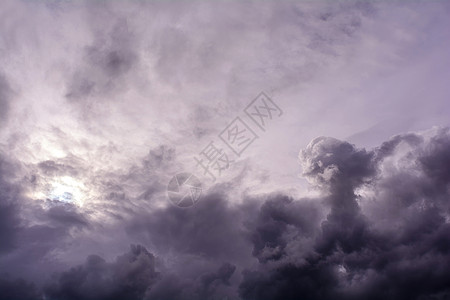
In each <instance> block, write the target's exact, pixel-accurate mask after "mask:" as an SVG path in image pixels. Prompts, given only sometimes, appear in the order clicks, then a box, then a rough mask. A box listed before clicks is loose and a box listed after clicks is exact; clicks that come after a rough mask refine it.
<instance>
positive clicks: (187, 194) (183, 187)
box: [167, 173, 202, 207]
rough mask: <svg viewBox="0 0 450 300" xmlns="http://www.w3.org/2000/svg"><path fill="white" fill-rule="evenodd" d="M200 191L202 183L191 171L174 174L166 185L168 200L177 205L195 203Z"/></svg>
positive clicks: (186, 205)
mask: <svg viewBox="0 0 450 300" xmlns="http://www.w3.org/2000/svg"><path fill="white" fill-rule="evenodd" d="M201 193H202V184H201V183H200V180H198V178H197V177H195V176H194V175H192V174H191V173H179V174H177V175H175V176H174V177H173V178H172V179H171V180H170V182H169V184H168V185H167V195H168V197H169V200H170V201H171V202H172V203H173V204H175V205H176V206H178V207H190V206H193V205H194V204H195V203H197V201H198V199H199V198H200V195H201Z"/></svg>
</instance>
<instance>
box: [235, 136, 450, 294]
mask: <svg viewBox="0 0 450 300" xmlns="http://www.w3.org/2000/svg"><path fill="white" fill-rule="evenodd" d="M402 141H404V142H405V144H408V145H410V146H411V147H412V148H411V150H410V152H408V153H407V155H406V157H407V158H408V159H409V160H412V165H413V166H414V168H415V170H416V171H417V172H419V173H420V175H419V176H420V177H421V180H419V181H417V180H415V178H411V177H407V176H404V175H405V174H404V173H403V172H402V170H398V171H395V172H392V171H391V172H392V173H391V174H389V173H381V174H380V173H375V170H376V169H377V167H378V165H376V164H374V162H375V161H377V160H374V157H377V158H378V159H380V157H383V158H387V157H388V156H389V155H391V154H394V153H395V152H396V151H395V150H396V149H395V148H396V147H397V146H398V145H399V144H400V143H401V142H402ZM421 141H422V138H421V137H420V136H414V135H411V134H409V135H404V136H397V137H394V138H393V139H392V140H391V141H388V142H386V143H384V144H383V145H382V146H381V147H380V148H378V149H375V150H374V151H373V152H366V151H364V150H359V149H356V148H354V146H352V145H350V144H348V143H346V142H340V141H337V140H335V139H328V138H320V139H316V140H314V141H313V142H312V143H311V144H310V145H309V146H308V148H307V149H305V150H304V151H302V152H301V155H300V158H301V159H302V160H303V166H304V171H305V175H307V176H309V177H312V179H313V180H314V182H316V184H318V185H320V186H321V187H322V188H323V187H325V188H328V189H329V195H328V196H326V197H325V198H324V200H325V203H327V205H329V206H330V213H329V214H328V216H327V219H326V220H325V221H324V222H323V223H322V226H321V233H320V234H319V235H318V236H317V237H316V242H315V244H314V246H313V251H311V253H310V254H308V255H305V256H304V257H303V260H301V261H297V262H295V261H294V262H292V261H286V260H285V261H283V260H280V262H279V263H277V264H275V265H274V266H267V265H261V270H259V271H256V270H246V271H245V272H244V280H243V281H242V283H241V284H240V295H241V296H242V298H243V299H298V298H299V297H300V298H305V299H362V298H364V299H446V298H447V297H449V295H450V289H449V286H450V279H449V278H450V271H449V270H450V268H449V267H450V256H449V248H450V247H448V241H449V238H448V235H447V233H448V231H449V228H450V226H449V223H448V221H446V218H448V216H449V209H448V199H449V194H448V193H449V192H448V187H449V184H450V180H449V178H448V176H447V175H448V174H447V168H446V167H444V166H448V159H449V158H450V148H449V147H448V146H449V144H448V143H449V141H450V135H449V134H448V130H447V129H444V130H441V131H439V132H438V133H437V134H436V135H435V136H434V137H432V138H431V139H430V140H429V142H426V143H425V142H423V143H422V144H421ZM376 154H378V155H376ZM381 159H382V158H381ZM377 162H378V163H379V164H382V163H383V162H381V161H377ZM384 172H386V171H384ZM375 175H376V176H375ZM377 176H378V178H377ZM398 176H400V177H402V180H403V181H412V183H413V184H414V185H416V186H417V187H416V190H417V191H418V192H417V194H415V193H412V194H411V195H410V196H411V197H413V199H411V200H410V202H408V203H402V204H403V209H404V210H405V211H406V213H404V214H399V215H394V216H390V218H392V220H389V221H391V222H392V224H394V222H396V221H397V220H396V219H400V222H401V226H400V227H395V229H394V230H393V231H392V232H390V231H388V230H385V231H380V230H379V229H378V230H377V228H376V225H377V223H382V222H384V221H386V220H380V219H379V218H378V219H372V218H371V215H370V211H369V212H368V213H369V216H365V215H364V214H363V213H362V211H361V208H360V206H359V204H358V201H357V200H361V199H360V198H361V196H357V195H356V192H355V191H356V190H355V189H356V188H357V187H358V186H359V185H361V184H364V183H367V182H368V180H369V179H371V180H370V185H371V187H372V188H374V189H376V191H377V193H378V194H377V195H378V197H380V198H383V197H386V196H387V195H388V200H389V201H392V202H395V201H396V200H397V199H396V193H397V197H398V193H408V192H409V191H407V190H405V189H404V186H400V187H398V186H396V185H395V184H394V185H389V184H387V182H386V181H389V180H395V179H397V178H396V177H398ZM384 177H386V178H384ZM443 187H445V188H443ZM443 199H445V200H444V201H443ZM376 200H379V201H380V202H379V203H378V205H382V206H385V208H387V209H389V204H387V203H385V202H384V200H385V199H376ZM361 201H362V200H361ZM423 201H425V204H423V203H421V202H423ZM443 202H445V203H443ZM413 203H415V204H417V203H420V204H421V206H419V207H414V205H413ZM373 226H375V228H372V227H373ZM282 234H283V231H282V232H277V237H279V236H282ZM266 240H267V242H268V243H271V242H273V241H272V239H271V238H270V236H268V238H267V239H266ZM263 242H264V241H263ZM283 242H284V244H285V245H284V247H289V243H292V242H290V241H289V240H284V241H283ZM260 243H261V242H260ZM298 250H299V251H300V250H301V249H298ZM264 262H265V261H262V262H261V263H264Z"/></svg>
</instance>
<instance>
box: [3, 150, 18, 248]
mask: <svg viewBox="0 0 450 300" xmlns="http://www.w3.org/2000/svg"><path fill="white" fill-rule="evenodd" d="M15 168H16V166H15V165H14V164H12V163H10V162H9V161H8V160H7V158H6V157H5V156H4V155H3V153H1V152H0V241H1V243H0V254H1V253H3V252H8V251H10V250H11V249H12V248H13V247H14V245H15V240H16V236H17V233H18V229H19V227H20V219H19V216H18V213H19V206H18V205H19V200H20V198H19V197H20V192H21V189H20V187H19V186H17V185H16V184H13V183H12V179H13V178H14V177H15V173H14V170H15Z"/></svg>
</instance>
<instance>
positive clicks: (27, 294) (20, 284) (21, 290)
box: [0, 278, 40, 300]
mask: <svg viewBox="0 0 450 300" xmlns="http://www.w3.org/2000/svg"><path fill="white" fill-rule="evenodd" d="M0 299H5V300H6V299H9V300H30V299H31V300H34V299H40V295H39V291H38V289H37V287H36V286H35V285H34V284H33V283H31V282H27V281H25V280H24V279H16V280H9V279H4V278H0Z"/></svg>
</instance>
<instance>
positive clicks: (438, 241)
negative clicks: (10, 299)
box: [0, 129, 450, 300]
mask: <svg viewBox="0 0 450 300" xmlns="http://www.w3.org/2000/svg"><path fill="white" fill-rule="evenodd" d="M449 149H450V134H449V131H448V129H441V130H438V131H436V133H434V134H428V136H427V135H419V134H407V135H399V136H396V137H393V138H392V139H391V140H389V141H387V142H385V143H383V144H382V145H381V146H380V147H378V148H375V149H373V150H372V151H366V150H364V149H358V148H356V147H355V146H354V145H351V144H349V143H347V142H343V141H339V140H336V139H332V138H323V137H322V138H317V139H315V140H313V141H312V142H311V143H310V144H309V146H308V147H307V148H306V149H305V150H303V151H301V153H300V159H301V161H302V166H303V172H304V175H305V176H306V177H307V178H309V180H310V181H311V183H312V184H313V185H315V187H316V188H318V189H319V190H320V191H321V193H322V195H321V196H320V197H317V198H310V199H293V198H291V197H288V196H284V195H283V194H280V193H277V194H270V195H265V196H261V197H259V198H246V199H245V201H244V202H243V204H239V205H238V204H231V203H232V202H229V201H227V197H228V196H227V194H228V191H227V190H226V189H225V188H226V186H225V185H224V186H221V187H217V188H216V189H215V192H212V193H210V194H207V195H205V196H204V198H203V199H202V201H200V202H199V203H198V204H197V205H196V206H195V208H193V209H179V208H177V207H174V206H168V207H165V208H159V209H155V210H153V211H152V212H145V211H137V210H134V211H133V212H129V214H131V215H132V217H131V218H124V219H122V220H123V222H124V226H125V228H126V232H127V234H128V236H130V237H131V238H132V239H134V240H138V241H139V242H140V243H142V244H145V245H146V247H147V248H149V249H151V252H152V253H155V256H154V255H153V254H150V253H149V251H147V250H146V249H145V248H144V247H142V246H133V247H132V249H131V251H130V252H129V253H127V254H125V255H122V256H119V257H118V258H117V260H116V261H115V262H112V263H109V262H107V261H106V260H105V259H103V258H102V257H100V256H98V255H92V256H89V257H88V258H87V260H86V262H85V263H84V264H83V265H81V266H78V267H74V268H72V269H70V270H68V271H65V272H62V273H61V272H60V273H58V274H59V275H55V277H54V278H53V279H52V281H51V282H50V283H49V284H47V285H46V286H45V288H44V289H43V290H41V291H40V292H39V293H41V294H42V293H45V294H46V296H47V297H48V298H49V299H149V300H150V299H180V300H191V299H224V298H225V297H228V299H246V300H251V299H258V300H265V299H267V300H269V299H299V298H304V299H396V300H397V299H401V300H402V299H405V300H406V299H446V297H448V296H449V295H450V291H449V288H448V287H449V286H450V246H449V245H450V238H449V236H450V225H449V222H448V220H449V213H450V210H449V203H448V199H449V196H450V195H449V185H450V177H449V176H448V170H447V168H446V167H447V166H448V162H449V159H450V150H449ZM174 155H175V154H174V152H173V151H172V150H170V148H168V147H160V148H155V149H153V150H152V151H150V153H149V155H148V157H147V158H146V159H144V160H143V164H142V166H141V168H142V170H147V171H149V170H154V171H156V170H158V169H159V168H165V167H167V164H171V161H172V158H173V156H174ZM396 166H397V167H396ZM7 169H8V168H7ZM412 170H414V172H412ZM147 171H136V170H135V172H134V173H133V172H131V173H130V174H129V175H128V176H131V177H133V176H136V174H143V173H145V172H147ZM136 172H137V173H136ZM133 174H134V175H133ZM138 177H139V176H138ZM133 178H134V177H133ZM361 191H370V193H368V194H367V193H366V194H364V193H362V192H361ZM55 216H56V217H55ZM46 218H47V219H48V218H50V219H52V220H53V221H52V223H51V224H53V225H56V224H60V226H62V228H63V229H61V230H62V231H58V230H56V229H54V230H55V231H54V232H53V234H51V233H50V232H49V228H47V227H36V226H35V227H33V228H27V229H26V230H24V232H25V233H26V234H21V236H23V237H25V236H28V237H30V236H36V237H37V239H41V242H42V241H44V240H45V239H44V238H43V237H44V236H46V237H47V239H46V240H47V242H48V244H47V245H48V246H49V247H50V245H51V244H52V243H55V240H56V239H57V238H60V237H62V236H64V232H65V231H64V228H75V227H76V226H82V228H84V226H86V224H87V223H86V222H87V221H86V220H84V219H83V218H82V217H81V216H79V215H77V214H76V212H75V211H74V212H70V211H67V210H63V208H52V209H51V210H49V211H48V212H47V217H46ZM66 222H68V224H65V223H66ZM76 224H78V225H76ZM37 239H35V241H34V242H33V243H34V245H37ZM44 244H45V243H44ZM41 245H42V243H41ZM46 249H47V247H43V248H42V249H41V250H39V249H34V251H31V254H32V255H31V256H30V257H31V258H29V259H27V260H26V262H27V263H32V262H33V261H34V260H37V259H39V258H38V257H42V253H45V252H46V251H47V250H46ZM39 251H42V253H41V254H40V255H38V254H36V253H37V252H39ZM33 253H34V254H33ZM155 257H156V258H155ZM14 278H16V277H11V276H8V277H6V278H5V279H4V280H3V281H2V284H1V285H0V286H1V287H2V289H3V290H5V291H7V293H9V294H14V293H16V292H17V293H18V291H16V290H15V288H14V287H17V286H23V285H28V283H25V282H23V281H15V279H14ZM17 282H21V283H20V284H19V283H17ZM30 291H31V292H32V293H37V292H35V290H33V289H32V288H30ZM17 297H18V298H19V299H20V295H18V296H17ZM24 297H25V296H24Z"/></svg>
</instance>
